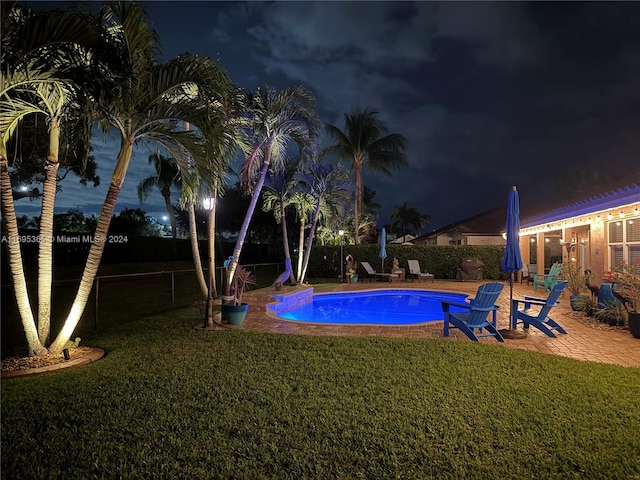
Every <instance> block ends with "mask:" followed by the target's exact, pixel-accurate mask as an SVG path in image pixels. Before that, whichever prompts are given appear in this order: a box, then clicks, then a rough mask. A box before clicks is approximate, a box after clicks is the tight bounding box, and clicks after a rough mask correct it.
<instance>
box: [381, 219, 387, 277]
mask: <svg viewBox="0 0 640 480" xmlns="http://www.w3.org/2000/svg"><path fill="white" fill-rule="evenodd" d="M380 258H381V259H382V270H381V272H382V273H384V259H385V258H387V231H386V230H385V229H384V227H382V231H381V232H380Z"/></svg>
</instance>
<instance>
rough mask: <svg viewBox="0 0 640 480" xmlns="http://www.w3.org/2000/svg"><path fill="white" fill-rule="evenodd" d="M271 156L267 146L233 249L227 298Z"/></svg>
mask: <svg viewBox="0 0 640 480" xmlns="http://www.w3.org/2000/svg"><path fill="white" fill-rule="evenodd" d="M270 155H271V150H270V148H269V147H268V146H267V148H265V152H264V158H265V160H264V161H263V162H262V166H261V167H260V177H258V181H257V182H256V185H255V187H254V190H253V195H252V196H251V202H249V208H248V209H247V213H246V215H245V216H244V220H243V222H242V226H241V227H240V233H239V234H238V239H237V240H236V245H235V247H234V249H233V256H232V257H231V262H230V263H229V266H228V267H227V276H226V279H225V285H224V294H225V296H227V297H228V296H230V295H231V284H232V283H233V277H234V275H235V273H236V268H237V267H238V262H239V261H240V253H241V252H242V245H243V244H244V240H245V238H246V237H247V232H248V231H249V223H250V222H251V217H253V212H254V211H255V209H256V205H257V204H258V198H259V197H260V192H261V191H262V186H263V185H264V179H265V178H267V170H269V161H268V159H269V158H270Z"/></svg>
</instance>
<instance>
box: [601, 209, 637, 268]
mask: <svg viewBox="0 0 640 480" xmlns="http://www.w3.org/2000/svg"><path fill="white" fill-rule="evenodd" d="M608 228H609V231H608V233H609V266H610V267H611V266H613V265H617V264H618V263H620V262H622V261H626V262H633V263H635V262H637V261H638V259H639V258H640V218H637V217H636V218H630V219H627V220H617V221H614V222H610V223H609V225H608Z"/></svg>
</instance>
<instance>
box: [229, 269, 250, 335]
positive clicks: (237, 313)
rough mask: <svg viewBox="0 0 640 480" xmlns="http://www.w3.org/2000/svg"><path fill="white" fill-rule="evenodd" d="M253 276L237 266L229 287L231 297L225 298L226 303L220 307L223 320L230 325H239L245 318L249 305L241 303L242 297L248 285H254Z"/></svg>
mask: <svg viewBox="0 0 640 480" xmlns="http://www.w3.org/2000/svg"><path fill="white" fill-rule="evenodd" d="M255 284H256V279H255V277H254V276H253V274H252V273H251V272H250V271H249V270H247V269H246V268H244V267H242V266H238V268H237V269H236V272H235V275H234V277H233V282H232V285H231V293H232V295H231V297H227V298H225V299H224V300H227V303H223V305H222V313H223V318H224V319H226V320H227V322H228V323H229V324H231V325H240V324H241V323H242V322H244V319H245V318H246V317H247V311H248V310H249V304H247V303H242V296H243V295H244V292H245V290H247V289H248V287H249V285H255Z"/></svg>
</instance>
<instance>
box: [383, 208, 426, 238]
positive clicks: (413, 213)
mask: <svg viewBox="0 0 640 480" xmlns="http://www.w3.org/2000/svg"><path fill="white" fill-rule="evenodd" d="M390 218H391V220H395V221H394V222H393V225H392V228H393V229H397V228H401V229H402V236H403V237H404V236H405V235H406V230H407V227H413V228H415V229H416V231H418V232H419V231H420V229H421V228H422V227H424V226H425V225H426V224H427V223H429V222H430V221H431V217H430V216H429V215H422V214H421V213H420V212H418V211H417V210H416V209H415V208H413V207H407V202H404V203H403V204H402V205H396V207H395V210H394V212H393V213H392V214H391V216H390Z"/></svg>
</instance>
